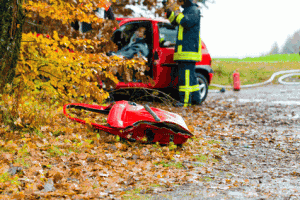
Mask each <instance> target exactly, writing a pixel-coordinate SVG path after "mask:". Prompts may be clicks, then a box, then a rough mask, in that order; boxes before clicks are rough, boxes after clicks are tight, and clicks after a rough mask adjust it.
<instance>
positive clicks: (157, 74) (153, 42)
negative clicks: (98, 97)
mask: <svg viewBox="0 0 300 200" xmlns="http://www.w3.org/2000/svg"><path fill="white" fill-rule="evenodd" d="M116 20H117V21H118V22H119V24H120V28H119V29H117V30H116V31H115V32H114V34H113V36H112V41H113V42H114V43H115V44H117V46H118V49H119V50H120V49H121V48H122V47H124V46H126V45H127V44H129V43H130V41H131V38H133V37H134V33H135V31H136V30H137V29H138V28H140V27H145V28H146V33H145V34H146V42H147V44H148V47H149V52H150V53H149V55H148V57H147V60H148V66H149V67H150V70H149V71H148V72H147V75H149V76H150V77H151V78H152V79H153V80H154V82H155V84H154V85H151V84H150V83H149V84H144V83H141V82H130V83H125V82H119V83H118V84H117V87H116V89H122V88H124V89H125V88H149V89H159V90H162V91H163V92H166V93H168V94H170V95H171V96H172V97H174V98H175V99H178V89H177V83H178V70H177V64H176V62H174V60H173V54H174V48H175V43H176V37H177V27H174V26H173V25H171V24H170V22H169V21H168V20H165V19H150V18H116ZM196 76H197V80H198V82H199V85H200V94H201V102H203V101H204V100H205V99H206V97H207V93H208V86H209V84H210V83H211V80H212V77H213V70H212V68H211V57H210V54H209V53H208V50H207V48H206V45H205V44H204V42H203V41H202V61H201V62H197V63H196Z"/></svg>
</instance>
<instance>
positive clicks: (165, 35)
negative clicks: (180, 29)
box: [158, 22, 177, 47]
mask: <svg viewBox="0 0 300 200" xmlns="http://www.w3.org/2000/svg"><path fill="white" fill-rule="evenodd" d="M158 29H159V42H160V46H163V47H171V46H175V44H176V37H177V26H172V25H171V24H169V23H163V22H161V23H158Z"/></svg>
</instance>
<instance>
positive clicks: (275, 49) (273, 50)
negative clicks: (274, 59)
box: [269, 42, 279, 54]
mask: <svg viewBox="0 0 300 200" xmlns="http://www.w3.org/2000/svg"><path fill="white" fill-rule="evenodd" d="M269 54H279V47H278V43H277V42H274V44H273V45H272V48H271V51H270V53H269Z"/></svg>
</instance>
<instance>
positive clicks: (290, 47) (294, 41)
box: [281, 30, 300, 54]
mask: <svg viewBox="0 0 300 200" xmlns="http://www.w3.org/2000/svg"><path fill="white" fill-rule="evenodd" d="M299 46H300V30H298V31H296V32H295V33H294V34H293V35H292V36H289V37H288V38H287V39H286V42H285V43H284V45H283V47H282V50H281V53H282V54H291V53H298V52H299Z"/></svg>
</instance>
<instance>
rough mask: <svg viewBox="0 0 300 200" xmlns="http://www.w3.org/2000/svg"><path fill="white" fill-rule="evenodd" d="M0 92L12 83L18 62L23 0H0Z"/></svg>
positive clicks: (22, 21)
mask: <svg viewBox="0 0 300 200" xmlns="http://www.w3.org/2000/svg"><path fill="white" fill-rule="evenodd" d="M0 5H1V6H0V93H3V90H4V87H5V85H6V84H7V83H12V81H13V79H14V76H15V68H16V65H17V62H18V57H19V52H20V45H21V39H22V27H23V24H24V19H25V15H24V13H23V9H22V0H0Z"/></svg>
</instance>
